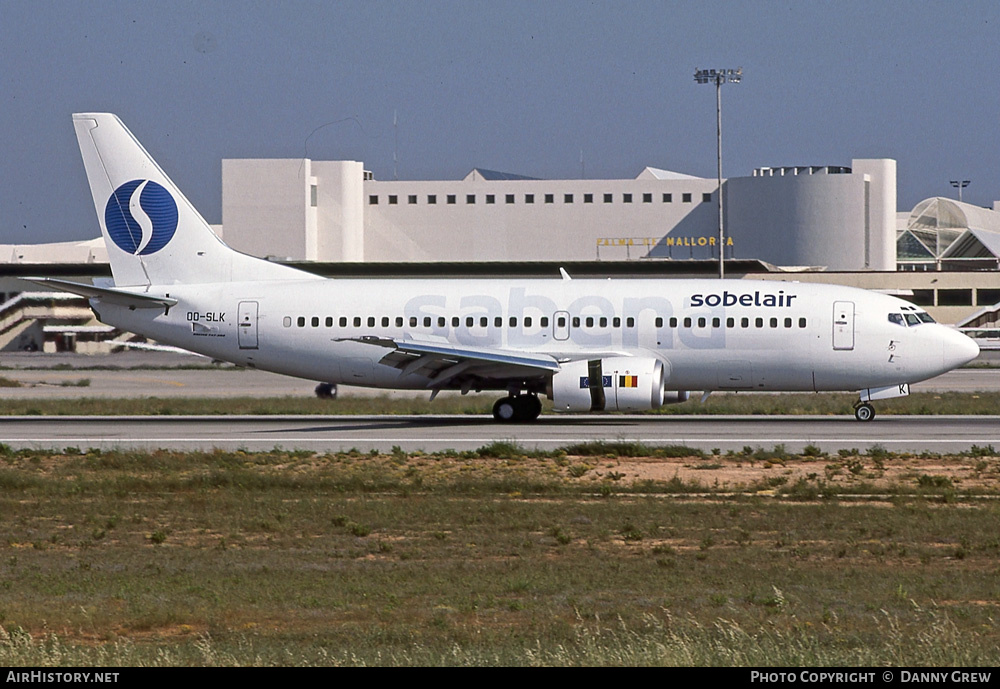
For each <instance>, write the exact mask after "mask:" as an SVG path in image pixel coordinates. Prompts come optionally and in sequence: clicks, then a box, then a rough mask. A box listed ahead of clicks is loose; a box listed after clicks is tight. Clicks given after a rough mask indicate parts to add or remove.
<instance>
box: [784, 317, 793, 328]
mask: <svg viewBox="0 0 1000 689" xmlns="http://www.w3.org/2000/svg"><path fill="white" fill-rule="evenodd" d="M785 327H786V328H791V327H792V319H791V318H786V319H785Z"/></svg>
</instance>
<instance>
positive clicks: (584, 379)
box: [580, 376, 611, 390]
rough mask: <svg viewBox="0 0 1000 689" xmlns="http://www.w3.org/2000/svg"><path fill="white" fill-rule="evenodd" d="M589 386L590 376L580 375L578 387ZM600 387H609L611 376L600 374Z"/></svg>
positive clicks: (585, 387)
mask: <svg viewBox="0 0 1000 689" xmlns="http://www.w3.org/2000/svg"><path fill="white" fill-rule="evenodd" d="M589 387H590V376H580V389H581V390H585V389H587V388H589ZM601 387H605V388H610V387H611V376H601Z"/></svg>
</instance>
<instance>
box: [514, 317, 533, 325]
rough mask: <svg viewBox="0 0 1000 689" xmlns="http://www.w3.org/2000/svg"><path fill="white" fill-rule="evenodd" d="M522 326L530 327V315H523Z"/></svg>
mask: <svg viewBox="0 0 1000 689" xmlns="http://www.w3.org/2000/svg"><path fill="white" fill-rule="evenodd" d="M514 320H515V321H516V320H517V319H516V318H515V319H514ZM524 327H525V328H530V327H531V316H525V317H524Z"/></svg>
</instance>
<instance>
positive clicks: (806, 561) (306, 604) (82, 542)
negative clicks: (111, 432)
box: [0, 443, 1000, 666]
mask: <svg viewBox="0 0 1000 689" xmlns="http://www.w3.org/2000/svg"><path fill="white" fill-rule="evenodd" d="M998 497H1000V458H998V457H997V452H996V450H994V449H993V448H975V449H974V450H973V451H972V452H970V453H966V454H964V455H959V456H951V457H943V456H900V455H892V454H889V453H887V452H885V451H882V450H880V449H878V448H871V449H868V450H866V451H863V452H843V453H838V454H834V455H827V454H825V453H823V451H822V449H821V448H807V450H806V452H805V453H803V454H802V455H791V454H789V453H786V452H785V451H784V450H783V449H782V448H780V447H779V448H772V449H770V450H764V449H759V448H758V449H752V448H747V450H746V451H745V452H743V453H731V454H724V455H713V454H705V453H701V452H699V451H696V450H691V449H688V448H681V447H675V448H646V447H641V446H637V445H634V444H625V443H607V444H588V445H581V446H575V447H566V448H563V449H562V450H559V451H556V452H547V453H539V452H527V451H524V450H522V449H521V448H519V447H517V446H514V445H509V444H504V443H498V444H493V445H490V446H485V447H483V448H480V450H478V451H475V452H465V453H447V454H440V455H438V454H435V455H429V454H422V453H410V454H407V453H404V452H402V451H396V452H393V453H391V454H387V455H377V454H360V453H357V452H354V453H343V454H330V455H315V454H311V453H305V452H282V451H274V452H271V453H261V454H247V453H241V452H236V453H222V452H215V453H202V454H182V453H170V452H153V453H148V454H143V453H128V452H110V453H109V452H104V453H101V452H96V451H86V450H78V449H76V448H66V449H64V450H60V451H56V452H42V451H13V450H10V449H9V448H4V447H2V446H0V517H2V523H3V524H4V529H3V532H4V533H3V539H2V540H0V628H2V631H0V663H2V664H6V665H62V666H66V665H74V664H87V665H93V664H100V665H114V666H129V665H331V664H342V665H414V664H418V665H775V666H777V665H785V666H800V665H865V666H871V665H877V664H888V665H995V664H997V663H998V662H1000V652H998V650H997V649H998V648H1000V632H998V631H997V625H996V619H997V616H998V612H1000V577H998V570H1000V528H998V527H1000V505H998V503H997V499H998Z"/></svg>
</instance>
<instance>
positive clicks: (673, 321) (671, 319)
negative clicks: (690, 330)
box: [670, 316, 677, 328]
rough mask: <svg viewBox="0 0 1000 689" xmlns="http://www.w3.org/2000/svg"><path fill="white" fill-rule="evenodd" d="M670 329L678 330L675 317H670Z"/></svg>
mask: <svg viewBox="0 0 1000 689" xmlns="http://www.w3.org/2000/svg"><path fill="white" fill-rule="evenodd" d="M670 327H671V328H676V327H677V318H676V317H675V316H671V317H670Z"/></svg>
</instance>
